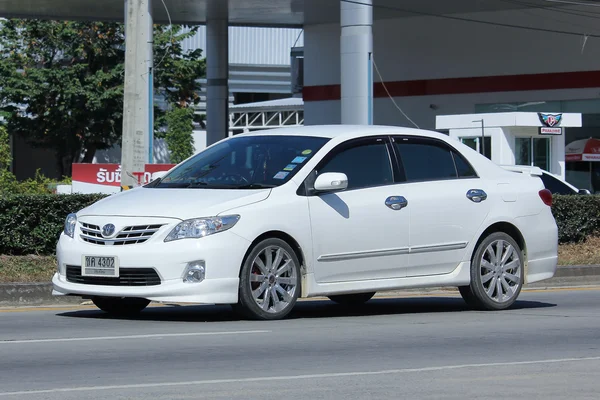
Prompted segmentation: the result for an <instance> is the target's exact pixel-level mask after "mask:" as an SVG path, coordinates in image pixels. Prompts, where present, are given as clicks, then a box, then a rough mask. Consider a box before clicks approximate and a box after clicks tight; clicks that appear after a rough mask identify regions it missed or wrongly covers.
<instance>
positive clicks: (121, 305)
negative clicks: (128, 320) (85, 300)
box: [92, 297, 150, 317]
mask: <svg viewBox="0 0 600 400" xmlns="http://www.w3.org/2000/svg"><path fill="white" fill-rule="evenodd" d="M92 302H93V303H94V304H95V305H96V307H98V308H99V309H101V310H102V311H104V312H107V313H109V314H111V315H115V316H119V317H131V316H135V315H137V314H139V313H140V312H141V311H142V310H143V309H145V308H146V307H147V306H148V304H150V300H146V299H140V298H134V297H94V298H93V299H92Z"/></svg>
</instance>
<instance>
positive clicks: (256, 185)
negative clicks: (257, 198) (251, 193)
mask: <svg viewBox="0 0 600 400" xmlns="http://www.w3.org/2000/svg"><path fill="white" fill-rule="evenodd" d="M274 187H277V185H267V184H263V183H249V184H247V185H240V186H231V188H232V189H272V188H274Z"/></svg>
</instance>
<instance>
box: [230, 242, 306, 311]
mask: <svg viewBox="0 0 600 400" xmlns="http://www.w3.org/2000/svg"><path fill="white" fill-rule="evenodd" d="M300 283H301V279H300V261H299V260H298V257H297V256H296V253H295V252H294V250H293V249H292V248H291V247H290V245H289V244H287V243H286V242H285V241H283V240H281V239H277V238H271V239H266V240H263V241H262V242H260V243H258V244H257V245H256V246H254V248H253V249H252V251H251V252H250V254H249V255H248V257H247V258H246V260H245V261H244V264H243V265H242V269H241V273H240V287H239V303H238V304H237V305H235V306H234V309H235V310H236V311H238V312H240V313H241V314H243V315H244V316H246V317H248V318H251V319H261V320H275V319H281V318H284V317H285V316H286V315H287V314H289V312H290V311H291V310H292V308H294V305H295V304H296V301H297V300H298V296H299V295H300V290H301V289H300Z"/></svg>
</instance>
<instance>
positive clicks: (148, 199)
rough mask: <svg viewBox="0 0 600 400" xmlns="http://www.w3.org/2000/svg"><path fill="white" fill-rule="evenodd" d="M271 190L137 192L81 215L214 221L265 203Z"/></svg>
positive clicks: (111, 198)
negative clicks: (219, 217) (227, 212)
mask: <svg viewBox="0 0 600 400" xmlns="http://www.w3.org/2000/svg"><path fill="white" fill-rule="evenodd" d="M269 193H271V189H257V190H234V189H151V188H143V187H140V188H136V189H132V190H127V191H124V192H121V193H117V194H113V195H111V196H109V197H106V198H104V199H102V200H100V201H98V202H96V203H94V204H92V205H90V206H88V207H86V208H84V209H83V210H81V211H80V212H78V215H79V216H124V217H162V218H177V219H182V220H184V219H189V218H197V217H210V216H215V215H218V214H220V213H223V212H225V211H227V210H230V209H232V208H236V207H241V206H245V205H248V204H252V203H256V202H259V201H263V200H265V199H267V197H269Z"/></svg>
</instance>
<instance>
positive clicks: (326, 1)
mask: <svg viewBox="0 0 600 400" xmlns="http://www.w3.org/2000/svg"><path fill="white" fill-rule="evenodd" d="M211 1H213V2H220V3H225V2H227V1H229V24H230V25H244V26H287V27H300V26H302V25H311V24H324V23H339V21H340V0H164V5H163V2H162V1H161V0H154V1H153V4H152V8H153V16H154V21H155V22H156V23H167V22H168V17H167V12H166V10H165V5H166V8H167V9H168V10H169V14H170V16H171V19H172V22H173V23H182V24H186V23H187V24H204V23H205V22H206V14H207V12H206V10H207V3H209V2H211ZM350 2H351V3H352V2H353V3H361V1H360V0H356V1H350ZM557 5H558V4H557V3H549V2H547V1H543V0H528V1H527V2H526V3H525V2H523V3H520V2H508V1H479V0H452V1H439V0H401V1H400V0H373V6H374V10H373V11H374V13H373V19H384V18H399V17H411V16H419V15H449V14H461V13H473V12H483V11H498V10H506V9H518V8H530V7H539V8H544V7H557ZM0 17H5V18H10V17H18V18H45V19H66V20H101V21H123V19H124V0H0Z"/></svg>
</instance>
